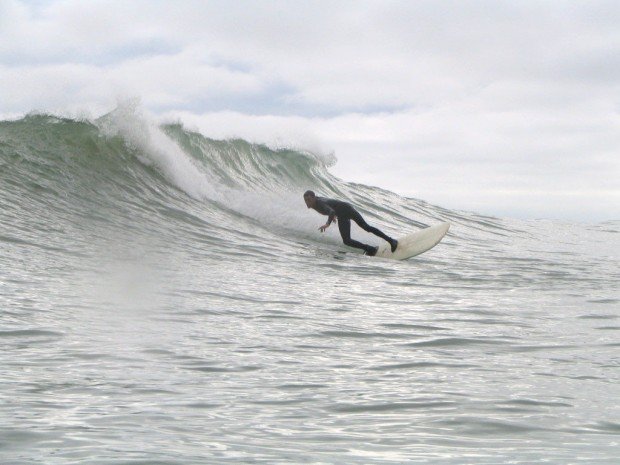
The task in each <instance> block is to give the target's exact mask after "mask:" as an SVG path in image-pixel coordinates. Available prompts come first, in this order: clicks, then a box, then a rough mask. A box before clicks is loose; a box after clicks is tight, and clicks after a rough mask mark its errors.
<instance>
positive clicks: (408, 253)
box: [375, 223, 450, 260]
mask: <svg viewBox="0 0 620 465" xmlns="http://www.w3.org/2000/svg"><path fill="white" fill-rule="evenodd" d="M448 229H450V223H439V224H436V225H435V226H431V227H430V228H425V229H421V230H420V231H416V232H414V233H412V234H409V235H407V236H405V237H400V238H398V247H397V248H396V251H395V252H394V253H392V251H391V249H390V244H388V243H383V244H381V245H380V246H379V250H377V254H376V255H375V257H382V258H393V259H394V260H405V259H407V258H411V257H415V256H416V255H420V254H421V253H424V252H426V251H427V250H430V249H432V248H433V247H435V246H436V245H437V244H438V243H439V241H440V240H441V239H443V237H444V236H445V235H446V233H447V232H448Z"/></svg>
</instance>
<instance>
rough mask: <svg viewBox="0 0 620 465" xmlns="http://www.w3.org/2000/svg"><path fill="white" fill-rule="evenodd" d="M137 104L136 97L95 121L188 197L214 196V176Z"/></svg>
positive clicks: (210, 197) (209, 197)
mask: <svg viewBox="0 0 620 465" xmlns="http://www.w3.org/2000/svg"><path fill="white" fill-rule="evenodd" d="M139 105H140V102H139V101H138V100H136V99H133V100H128V101H125V102H122V103H119V105H118V107H117V108H116V109H115V110H114V111H113V112H112V113H110V114H108V115H106V117H105V118H102V119H101V120H100V121H99V122H98V124H99V127H100V129H101V130H102V132H103V133H104V134H106V135H109V136H116V135H119V136H121V137H122V138H123V139H124V140H125V143H126V144H127V145H128V146H130V147H131V148H133V149H137V150H138V152H139V153H140V161H142V162H143V163H145V164H149V165H151V164H154V165H155V166H157V167H158V168H159V169H160V170H161V171H162V173H163V174H164V176H166V178H167V179H168V180H169V181H170V182H171V183H173V184H174V185H175V186H177V187H178V188H180V189H181V190H183V191H184V192H185V193H187V194H188V195H189V196H191V197H193V198H195V199H197V200H204V199H207V198H208V199H216V189H214V187H213V179H210V177H209V176H208V174H207V173H205V172H204V171H201V170H200V169H199V168H198V167H197V166H196V165H195V164H194V162H193V161H192V159H191V158H190V157H189V156H188V155H187V154H186V153H185V152H184V151H183V150H182V149H181V147H179V146H178V144H177V143H176V142H175V141H173V140H172V139H171V138H170V137H168V136H167V135H166V134H165V133H164V132H163V131H162V130H161V129H160V128H159V127H158V126H157V124H156V123H155V122H154V120H153V119H151V118H149V117H148V116H147V115H146V114H145V113H144V112H143V111H142V110H141V109H140V106H139Z"/></svg>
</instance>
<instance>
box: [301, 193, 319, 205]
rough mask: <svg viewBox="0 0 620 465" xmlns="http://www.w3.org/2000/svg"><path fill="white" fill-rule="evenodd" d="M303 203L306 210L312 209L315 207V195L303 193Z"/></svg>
mask: <svg viewBox="0 0 620 465" xmlns="http://www.w3.org/2000/svg"><path fill="white" fill-rule="evenodd" d="M304 201H305V202H306V206H307V207H308V208H312V207H314V206H315V205H316V194H315V193H314V192H312V191H306V192H304Z"/></svg>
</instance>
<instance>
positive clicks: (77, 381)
mask: <svg viewBox="0 0 620 465" xmlns="http://www.w3.org/2000/svg"><path fill="white" fill-rule="evenodd" d="M334 162H335V158H334V157H333V156H332V155H325V154H313V153H309V152H303V151H299V150H294V149H289V148H276V147H268V146H266V145H259V144H253V143H250V142H247V141H244V140H227V141H220V140H213V139H209V138H207V137H205V136H203V135H201V134H200V133H198V132H196V131H192V130H188V129H187V128H185V127H184V126H183V125H182V124H180V123H175V124H169V125H163V126H160V125H156V124H153V123H152V122H150V121H149V120H148V118H145V117H143V116H141V115H140V114H139V113H137V112H135V111H132V110H129V109H122V108H120V109H117V110H115V111H114V112H112V113H110V114H108V115H105V116H103V117H101V118H99V119H97V120H94V121H88V120H84V121H78V120H72V119H65V118H59V117H56V116H52V115H44V114H32V115H29V116H26V117H24V118H22V119H19V120H15V121H3V122H0V349H1V350H0V457H1V458H2V460H1V462H2V463H7V464H35V463H37V464H38V463H45V464H106V465H109V464H114V465H117V464H138V463H140V464H175V465H176V464H179V465H180V464H183V465H185V464H205V463H214V464H219V463H270V464H272V463H282V464H290V463H317V464H319V463H320V464H325V463H334V464H345V463H346V464H368V463H432V464H463V463H472V464H473V463H475V464H497V463H511V464H531V463H553V464H567V463H575V464H577V463H579V464H615V463H618V460H619V459H620V455H619V452H618V451H619V448H618V441H619V440H620V408H619V407H618V406H617V401H616V399H618V398H620V387H619V386H620V383H619V381H620V379H619V378H620V371H619V369H620V359H619V357H618V348H619V347H620V337H619V335H620V292H619V290H618V289H619V282H620V280H619V278H620V269H619V267H618V250H620V222H618V221H611V222H606V223H602V224H594V225H593V224H576V223H567V222H557V221H548V220H537V221H517V220H512V219H507V218H493V217H488V216H484V215H478V214H475V213H469V212H461V211H452V210H448V209H445V208H441V207H440V206H435V205H430V204H428V203H426V202H424V201H423V200H419V199H412V198H403V197H401V196H398V195H396V194H394V193H392V192H389V191H386V190H383V189H380V188H377V187H372V186H364V185H360V184H354V183H349V182H346V180H341V179H338V178H336V177H334V176H333V175H331V174H330V172H329V167H330V166H331V165H332V164H333V163H334ZM306 189H313V190H315V191H317V192H319V193H320V194H322V195H325V196H328V197H336V198H340V199H343V200H347V201H349V202H351V203H353V204H355V205H356V207H358V209H359V210H360V211H361V212H362V214H363V215H364V216H365V218H366V219H367V220H368V222H369V223H371V224H374V225H376V226H377V227H379V228H380V229H383V230H385V231H386V232H388V233H389V234H391V235H394V236H398V235H399V234H404V233H407V232H410V231H413V230H416V229H418V228H421V227H424V226H428V225H432V224H435V223H437V222H440V221H449V222H450V223H451V224H452V227H451V229H450V233H449V234H448V236H447V237H446V238H445V239H444V240H443V241H442V242H441V243H440V244H439V245H438V246H437V247H436V248H434V249H432V250H431V251H429V252H427V253H425V254H423V255H421V256H419V257H416V258H414V259H411V260H408V261H403V262H395V261H390V260H382V259H374V258H370V257H365V256H362V255H360V254H358V253H356V251H355V250H353V249H348V248H347V247H345V246H343V245H342V243H341V240H340V238H339V236H338V233H337V230H335V228H330V229H329V230H328V232H327V233H326V234H323V235H322V234H320V233H319V232H318V231H317V228H318V226H319V225H321V224H322V222H323V221H324V218H322V217H320V216H319V215H317V214H316V212H314V211H312V210H308V209H306V207H305V205H304V203H303V199H302V197H301V195H302V193H303V192H304V191H305V190H306ZM352 233H353V237H355V238H359V239H360V240H363V241H366V242H368V243H374V244H378V243H379V242H378V241H379V239H377V238H375V237H374V236H369V235H367V234H366V233H365V232H363V231H361V230H360V229H357V228H356V227H355V226H354V229H353V231H352Z"/></svg>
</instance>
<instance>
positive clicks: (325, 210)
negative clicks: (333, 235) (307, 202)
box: [315, 202, 336, 232]
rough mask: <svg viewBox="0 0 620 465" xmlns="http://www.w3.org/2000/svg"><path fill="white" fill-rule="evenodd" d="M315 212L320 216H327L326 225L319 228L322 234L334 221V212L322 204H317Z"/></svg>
mask: <svg viewBox="0 0 620 465" xmlns="http://www.w3.org/2000/svg"><path fill="white" fill-rule="evenodd" d="M315 210H316V211H318V212H319V213H321V214H322V215H327V223H325V224H324V225H323V226H321V227H320V228H319V230H320V231H321V232H324V231H325V230H326V229H327V228H329V225H330V224H332V223H333V222H334V221H335V220H336V211H335V210H334V209H333V208H332V207H330V206H329V205H327V204H326V203H324V202H320V203H318V202H317V205H316V207H315Z"/></svg>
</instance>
